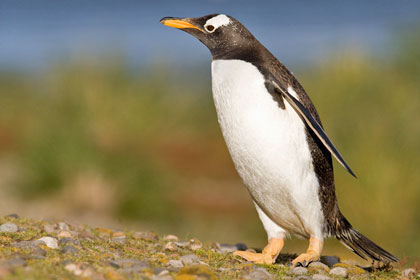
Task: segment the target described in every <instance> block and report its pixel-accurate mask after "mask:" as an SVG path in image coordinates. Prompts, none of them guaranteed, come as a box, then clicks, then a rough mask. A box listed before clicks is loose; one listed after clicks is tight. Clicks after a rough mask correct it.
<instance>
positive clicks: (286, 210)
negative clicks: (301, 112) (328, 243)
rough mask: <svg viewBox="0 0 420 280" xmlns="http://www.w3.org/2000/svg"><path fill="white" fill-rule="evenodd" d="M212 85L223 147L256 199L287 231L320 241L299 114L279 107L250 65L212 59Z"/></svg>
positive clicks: (320, 222) (312, 181) (316, 205)
mask: <svg viewBox="0 0 420 280" xmlns="http://www.w3.org/2000/svg"><path fill="white" fill-rule="evenodd" d="M212 86H213V98H214V102H215V106H216V111H217V115H218V120H219V124H220V127H221V129H222V133H223V136H224V138H225V141H226V144H227V147H228V149H229V152H230V154H231V156H232V159H233V162H234V164H235V167H236V169H237V171H238V173H239V175H240V176H241V178H242V180H243V182H244V184H245V185H246V186H247V188H248V190H249V192H250V194H251V196H252V198H253V200H254V201H255V203H256V204H257V205H258V206H259V207H260V208H261V210H262V211H263V213H265V215H266V216H267V217H269V218H270V219H271V220H272V221H273V223H276V224H277V225H278V226H279V227H281V228H283V229H284V230H286V231H288V232H289V233H293V234H296V235H299V236H302V237H309V236H314V237H317V238H320V239H322V238H323V232H322V228H323V226H322V225H323V214H322V209H321V204H320V201H319V198H318V188H319V183H318V179H317V177H316V174H315V172H314V167H313V163H312V157H311V153H310V150H309V146H308V143H307V141H306V133H305V125H304V123H303V122H302V120H301V119H300V117H299V116H298V115H297V113H296V112H295V111H294V109H293V108H292V107H291V106H290V105H289V104H288V103H287V102H286V101H285V106H286V108H285V109H284V110H283V109H281V108H280V107H279V106H278V104H277V102H276V101H275V100H274V99H273V97H272V96H271V95H270V94H269V93H268V91H267V89H266V87H265V85H264V77H263V75H262V74H261V73H260V72H259V71H258V69H257V68H256V67H255V66H254V65H252V64H251V63H248V62H245V61H241V60H215V61H213V62H212ZM289 91H290V93H291V94H294V95H296V96H295V97H296V98H297V94H296V93H295V92H294V91H293V89H291V90H289ZM263 222H264V221H263Z"/></svg>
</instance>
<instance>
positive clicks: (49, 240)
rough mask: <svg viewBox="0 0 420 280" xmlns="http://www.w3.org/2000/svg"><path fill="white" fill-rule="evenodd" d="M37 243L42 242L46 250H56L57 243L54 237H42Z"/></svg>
mask: <svg viewBox="0 0 420 280" xmlns="http://www.w3.org/2000/svg"><path fill="white" fill-rule="evenodd" d="M38 241H41V242H43V243H44V244H45V245H46V246H47V247H48V248H51V249H58V241H57V239H55V238H54V237H51V236H44V237H41V238H39V239H38Z"/></svg>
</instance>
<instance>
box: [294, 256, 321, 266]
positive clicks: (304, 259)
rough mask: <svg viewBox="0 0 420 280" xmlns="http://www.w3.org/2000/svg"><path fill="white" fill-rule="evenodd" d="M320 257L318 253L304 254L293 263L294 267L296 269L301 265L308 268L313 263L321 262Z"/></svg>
mask: <svg viewBox="0 0 420 280" xmlns="http://www.w3.org/2000/svg"><path fill="white" fill-rule="evenodd" d="M319 257H320V256H319V254H317V253H312V252H311V253H303V254H301V255H299V256H298V257H297V258H296V259H294V260H293V261H292V265H293V266H294V267H296V266H299V265H301V266H303V267H307V266H308V265H309V264H310V263H311V262H314V261H317V260H319Z"/></svg>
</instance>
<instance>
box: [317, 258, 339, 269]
mask: <svg viewBox="0 0 420 280" xmlns="http://www.w3.org/2000/svg"><path fill="white" fill-rule="evenodd" d="M321 262H322V263H324V264H326V265H328V266H329V267H332V266H333V265H335V264H336V263H339V262H340V258H338V257H335V256H323V257H321Z"/></svg>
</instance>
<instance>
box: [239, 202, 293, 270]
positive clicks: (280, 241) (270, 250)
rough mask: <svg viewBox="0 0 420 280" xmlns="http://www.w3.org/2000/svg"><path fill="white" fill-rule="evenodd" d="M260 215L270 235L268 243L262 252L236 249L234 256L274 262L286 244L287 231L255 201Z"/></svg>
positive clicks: (258, 261)
mask: <svg viewBox="0 0 420 280" xmlns="http://www.w3.org/2000/svg"><path fill="white" fill-rule="evenodd" d="M254 205H255V208H256V209H257V212H258V216H259V217H260V220H261V222H262V223H263V226H264V229H265V231H266V232H267V235H268V244H267V246H265V247H264V250H263V251H262V253H253V252H249V251H235V252H233V255H234V256H240V257H242V258H244V259H246V260H247V261H252V262H255V263H261V264H273V263H275V262H276V259H277V256H278V255H279V254H280V251H281V249H283V246H284V236H285V233H286V231H285V230H284V229H282V228H281V227H280V226H279V225H278V224H276V223H275V222H274V221H273V220H271V219H270V218H269V217H268V216H267V215H266V214H265V213H264V211H263V210H262V209H261V208H260V207H259V206H258V205H257V203H255V202H254Z"/></svg>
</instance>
